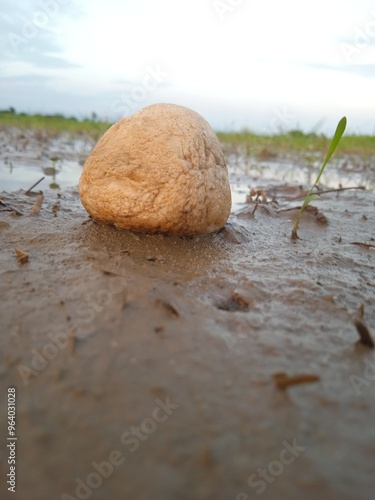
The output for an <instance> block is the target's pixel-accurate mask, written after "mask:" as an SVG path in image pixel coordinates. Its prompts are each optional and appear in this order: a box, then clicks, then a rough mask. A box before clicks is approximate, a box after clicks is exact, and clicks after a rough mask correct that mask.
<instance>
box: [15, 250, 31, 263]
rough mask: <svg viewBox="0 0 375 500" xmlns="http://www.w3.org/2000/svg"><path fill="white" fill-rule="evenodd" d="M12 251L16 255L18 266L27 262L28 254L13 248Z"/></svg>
mask: <svg viewBox="0 0 375 500" xmlns="http://www.w3.org/2000/svg"><path fill="white" fill-rule="evenodd" d="M14 251H15V252H16V255H17V260H18V262H19V263H20V264H26V262H29V254H28V253H26V252H24V251H23V250H21V249H20V248H15V249H14Z"/></svg>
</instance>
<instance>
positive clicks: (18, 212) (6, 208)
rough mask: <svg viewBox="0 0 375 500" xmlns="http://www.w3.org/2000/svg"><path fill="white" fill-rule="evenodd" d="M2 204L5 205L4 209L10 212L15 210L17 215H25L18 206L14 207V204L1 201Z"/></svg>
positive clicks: (0, 204)
mask: <svg viewBox="0 0 375 500" xmlns="http://www.w3.org/2000/svg"><path fill="white" fill-rule="evenodd" d="M0 206H2V207H4V210H8V211H9V212H15V213H16V214H17V215H24V214H23V212H21V211H20V210H18V209H17V208H14V207H12V205H9V203H4V202H2V201H0Z"/></svg>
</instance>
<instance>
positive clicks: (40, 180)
mask: <svg viewBox="0 0 375 500" xmlns="http://www.w3.org/2000/svg"><path fill="white" fill-rule="evenodd" d="M44 179H45V177H42V178H41V179H39V180H38V181H37V182H36V183H35V184H33V185H32V186H31V188H29V189H28V190H27V191H26V193H25V194H29V193H30V191H32V190H33V189H34V188H35V187H36V186H37V185H38V184H39V183H40V182H42V181H43V180H44Z"/></svg>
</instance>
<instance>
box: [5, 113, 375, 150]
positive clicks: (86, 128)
mask: <svg viewBox="0 0 375 500" xmlns="http://www.w3.org/2000/svg"><path fill="white" fill-rule="evenodd" d="M111 125H112V124H111V123H108V122H103V121H100V120H97V119H96V118H95V116H94V117H93V118H91V119H90V118H87V119H83V120H78V119H77V118H75V117H71V118H67V117H64V116H63V115H59V114H57V115H40V114H35V115H29V114H25V113H17V112H16V111H15V110H14V109H13V108H10V109H9V110H3V111H0V127H17V128H20V129H25V128H32V129H43V130H46V131H47V132H48V133H49V134H50V135H51V136H56V135H58V134H60V133H62V132H67V133H69V134H71V135H77V134H87V135H90V136H91V137H93V138H94V139H96V140H97V139H99V137H100V136H101V135H102V134H103V133H104V132H105V131H106V130H107V129H108V128H109V127H110V126H111ZM217 135H218V137H219V139H220V141H221V142H222V143H223V145H224V147H225V149H227V150H228V149H232V148H233V149H234V150H235V149H236V148H241V149H244V150H245V151H246V152H247V153H248V154H255V155H256V156H257V157H259V158H260V159H262V158H264V159H267V158H272V157H277V156H279V155H280V154H286V153H303V154H304V155H308V154H309V153H315V152H318V151H319V152H323V151H326V150H327V148H328V145H329V142H330V137H326V136H325V135H323V134H314V133H310V134H306V133H304V132H302V131H300V130H291V131H287V132H283V133H279V134H275V135H262V134H256V133H253V132H250V131H248V130H243V131H241V132H217ZM345 154H350V155H359V156H361V157H363V158H368V157H370V156H373V155H375V136H368V135H345V136H344V137H343V139H342V141H341V142H340V147H339V148H338V150H337V153H336V155H345Z"/></svg>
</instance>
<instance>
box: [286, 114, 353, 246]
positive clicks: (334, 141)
mask: <svg viewBox="0 0 375 500" xmlns="http://www.w3.org/2000/svg"><path fill="white" fill-rule="evenodd" d="M345 129H346V117H345V116H343V117H342V118H341V120H340V121H339V123H338V124H337V127H336V132H335V135H334V136H333V139H332V141H331V145H330V147H329V150H328V153H327V156H326V157H325V159H324V161H323V164H322V166H321V167H320V170H319V174H318V177H317V178H316V180H315V182H314V184H313V186H312V187H311V189H310V191H309V192H308V193H307V195H306V198H305V200H304V202H303V204H302V206H301V209H300V211H299V212H298V215H297V219H296V221H295V223H294V226H293V230H292V240H297V239H298V234H297V231H298V227H299V223H300V221H301V217H302V214H303V212H304V210H305V208H306V207H307V205H308V204H309V203H310V202H311V201H313V200H318V199H320V196H319V195H317V194H315V193H313V190H314V188H315V187H316V186H317V184H318V182H319V180H320V178H321V176H322V174H323V172H324V169H325V168H326V166H327V163H328V162H329V160H330V159H331V156H332V155H333V153H334V152H335V150H336V148H337V146H338V144H339V142H340V139H341V137H342V136H343V134H344V132H345Z"/></svg>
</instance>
